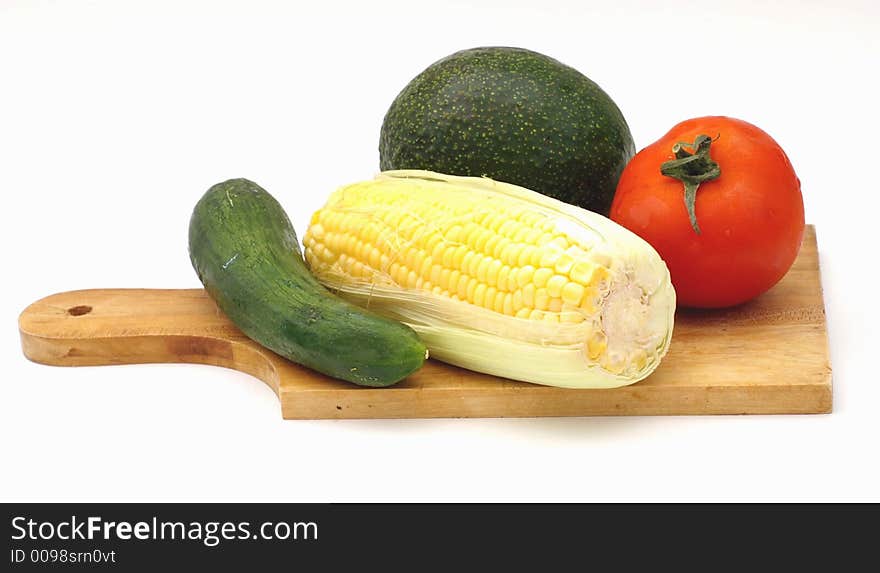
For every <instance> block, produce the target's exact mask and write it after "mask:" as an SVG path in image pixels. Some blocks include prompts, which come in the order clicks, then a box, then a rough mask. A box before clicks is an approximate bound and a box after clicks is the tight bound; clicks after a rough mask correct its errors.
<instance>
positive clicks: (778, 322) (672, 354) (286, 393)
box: [19, 226, 831, 419]
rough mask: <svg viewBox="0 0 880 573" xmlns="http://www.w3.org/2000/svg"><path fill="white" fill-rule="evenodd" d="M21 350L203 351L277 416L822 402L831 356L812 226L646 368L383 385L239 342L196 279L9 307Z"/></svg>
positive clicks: (773, 409)
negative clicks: (607, 383)
mask: <svg viewBox="0 0 880 573" xmlns="http://www.w3.org/2000/svg"><path fill="white" fill-rule="evenodd" d="M19 330H20V332H21V342H22V348H23V350H24V354H25V356H27V357H28V358H29V359H31V360H33V361H35V362H39V363H43V364H51V365H55V366H93V365H104V364H138V363H149V362H187V363H198V364H213V365H215V366H225V367H227V368H234V369H236V370H240V371H242V372H247V373H248V374H251V375H253V376H255V377H257V378H259V379H260V380H262V381H263V382H265V383H266V384H268V385H269V387H270V388H272V389H273V390H274V391H275V393H276V394H277V395H278V398H279V400H280V401H281V412H282V414H283V415H284V417H285V418H296V419H308V418H436V417H528V416H600V415H656V414H811V413H827V412H830V411H831V367H830V365H829V361H828V343H827V334H826V328H825V309H824V303H823V300H822V286H821V283H820V280H819V258H818V253H817V248H816V231H815V228H813V227H812V226H808V227H807V230H806V233H805V234H804V240H803V244H802V246H801V251H800V255H799V257H798V260H797V261H796V262H795V264H794V266H793V267H792V269H791V270H790V271H789V273H788V274H787V275H786V277H785V278H784V279H783V280H782V281H781V282H780V283H779V284H778V285H776V286H775V287H774V288H773V289H771V290H770V291H769V292H767V293H766V294H764V295H762V296H761V297H759V298H758V299H756V300H754V301H752V302H751V303H748V304H746V305H743V306H740V307H738V308H734V309H728V310H721V311H679V312H678V313H677V315H676V318H675V331H674V335H673V338H672V345H671V347H670V350H669V354H668V355H667V356H666V358H665V359H664V360H663V362H662V364H661V365H660V367H659V368H658V369H657V371H656V372H655V373H654V374H653V375H651V376H650V377H649V378H647V379H645V380H643V381H641V382H639V383H637V384H634V385H631V386H626V387H623V388H616V389H611V390H566V389H560V388H551V387H546V386H538V385H533V384H527V383H522V382H512V381H510V380H505V379H500V378H495V377H493V376H488V375H484V374H477V373H474V372H470V371H467V370H463V369H460V368H456V367H454V366H448V365H446V364H443V363H440V362H436V361H433V360H429V361H428V363H426V364H425V366H424V367H423V368H422V369H421V370H420V371H419V372H417V373H415V374H413V375H412V376H410V377H409V378H408V379H406V380H404V381H403V382H400V383H399V384H397V385H396V386H393V387H390V388H380V389H372V388H360V387H356V386H353V385H351V384H348V383H345V382H340V381H337V380H333V379H330V378H327V377H325V376H322V375H321V374H317V373H315V372H311V371H309V370H307V369H305V368H302V367H299V366H297V365H296V364H293V363H291V362H288V361H287V360H285V359H283V358H281V357H279V356H278V355H276V354H274V353H272V352H271V351H269V350H266V349H264V348H262V347H261V346H259V345H258V344H256V343H254V342H252V341H251V340H249V339H248V338H246V337H245V336H244V335H242V334H241V332H239V330H238V329H237V328H235V326H233V324H232V323H231V322H230V321H229V320H228V319H227V318H226V317H225V316H224V315H223V314H222V313H221V312H220V311H219V310H218V309H217V307H216V306H215V305H214V303H213V301H211V299H210V298H208V296H207V294H206V293H205V291H203V290H201V289H187V290H146V289H97V290H83V291H74V292H65V293H60V294H55V295H52V296H49V297H46V298H44V299H42V300H39V301H37V302H35V303H34V304H32V305H30V306H29V307H28V308H26V309H25V310H24V312H23V313H22V314H21V317H20V318H19Z"/></svg>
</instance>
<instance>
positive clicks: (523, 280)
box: [516, 265, 535, 288]
mask: <svg viewBox="0 0 880 573" xmlns="http://www.w3.org/2000/svg"><path fill="white" fill-rule="evenodd" d="M534 275H535V267H533V266H532V265H526V266H524V267H520V268H519V269H518V270H517V271H516V286H518V287H519V288H522V287H524V286H526V285H527V284H529V283H530V282H532V277H533V276H534Z"/></svg>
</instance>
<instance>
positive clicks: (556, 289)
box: [547, 275, 568, 298]
mask: <svg viewBox="0 0 880 573" xmlns="http://www.w3.org/2000/svg"><path fill="white" fill-rule="evenodd" d="M567 282H568V278H567V277H564V276H562V275H553V276H552V277H550V280H548V281H547V292H548V293H550V296H552V297H553V298H559V297H560V296H562V287H564V286H565V284H566V283H567Z"/></svg>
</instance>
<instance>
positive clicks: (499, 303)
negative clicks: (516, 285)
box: [492, 291, 507, 313]
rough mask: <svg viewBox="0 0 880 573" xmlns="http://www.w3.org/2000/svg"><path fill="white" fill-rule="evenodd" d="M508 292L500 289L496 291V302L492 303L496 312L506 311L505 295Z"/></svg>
mask: <svg viewBox="0 0 880 573" xmlns="http://www.w3.org/2000/svg"><path fill="white" fill-rule="evenodd" d="M505 294H507V293H505V292H504V291H498V292H496V293H495V304H493V305H492V309H493V310H494V311H495V312H500V313H504V295H505Z"/></svg>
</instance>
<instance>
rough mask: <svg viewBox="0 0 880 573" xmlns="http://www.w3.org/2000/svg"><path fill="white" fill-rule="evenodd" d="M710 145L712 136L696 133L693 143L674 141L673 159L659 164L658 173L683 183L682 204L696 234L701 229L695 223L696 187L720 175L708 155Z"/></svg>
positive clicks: (717, 167) (717, 166)
mask: <svg viewBox="0 0 880 573" xmlns="http://www.w3.org/2000/svg"><path fill="white" fill-rule="evenodd" d="M719 137H720V136H719ZM716 139H717V138H716ZM711 146H712V138H711V137H709V136H708V135H702V134H701V135H698V136H697V138H696V139H695V140H694V142H693V143H688V142H679V143H676V144H675V145H673V146H672V153H673V154H674V155H675V159H670V160H669V161H666V162H665V163H663V165H661V166H660V173H662V174H663V175H666V176H667V177H674V178H675V179H678V180H679V181H681V182H682V183H683V184H684V205H685V207H686V208H687V213H688V219H690V221H691V227H693V229H694V232H695V233H696V234H698V235H699V234H700V233H701V231H700V225H699V224H697V213H696V207H695V205H696V201H697V189H699V187H700V184H701V183H704V182H706V181H711V180H712V179H716V178H718V177H719V176H720V175H721V167H719V165H718V164H717V163H715V161H714V160H713V159H712V157H711V156H710V155H709V148H710V147H711ZM685 147H690V148H691V149H693V150H694V151H693V153H691V152H690V151H688V150H687V149H685Z"/></svg>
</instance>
